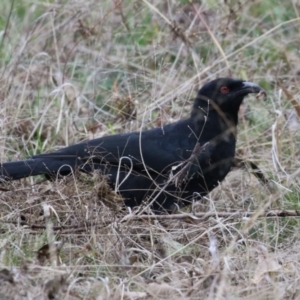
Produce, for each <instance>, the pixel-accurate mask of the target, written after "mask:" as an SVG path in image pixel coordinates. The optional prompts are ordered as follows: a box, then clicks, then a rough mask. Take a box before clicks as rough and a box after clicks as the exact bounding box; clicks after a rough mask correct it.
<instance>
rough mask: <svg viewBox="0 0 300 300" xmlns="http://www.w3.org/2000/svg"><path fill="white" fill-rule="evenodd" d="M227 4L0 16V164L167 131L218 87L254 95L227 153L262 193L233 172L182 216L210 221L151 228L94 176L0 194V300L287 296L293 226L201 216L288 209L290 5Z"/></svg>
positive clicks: (295, 68)
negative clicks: (230, 85)
mask: <svg viewBox="0 0 300 300" xmlns="http://www.w3.org/2000/svg"><path fill="white" fill-rule="evenodd" d="M229 2H230V1H224V2H219V3H215V2H213V1H203V4H202V5H199V4H198V1H194V3H192V4H191V3H190V2H189V1H158V0H151V1H150V0H145V1H144V0H143V1H131V0H128V1H117V0H115V1H108V0H103V1H95V0H88V1H79V0H67V1H55V2H54V1H48V2H42V1H40V2H39V1H35V2H30V1H28V0H20V1H15V2H14V3H13V4H12V3H10V2H9V1H3V2H2V3H1V4H0V7H1V11H2V18H1V20H0V23H1V28H2V32H1V33H2V36H1V43H0V57H1V65H0V68H1V72H0V74H1V75H0V86H1V89H0V101H1V106H0V116H1V118H0V124H1V126H0V138H1V145H2V146H1V147H0V158H1V161H8V160H16V159H22V158H24V157H28V156H30V155H32V154H36V153H41V152H45V151H52V150H54V149H58V148H60V147H64V146H66V145H70V144H73V143H75V142H79V141H81V140H83V139H90V138H95V137H100V136H103V135H107V134H113V133H117V132H129V131H133V130H139V129H141V128H152V127H155V126H160V125H161V124H165V123H168V122H172V121H176V120H178V119H180V118H183V117H186V116H188V114H189V110H190V104H191V101H192V98H193V96H194V95H195V93H196V91H197V89H198V88H199V86H201V85H202V84H203V83H205V82H207V81H209V80H211V79H214V78H216V77H221V76H233V77H241V78H245V79H248V80H251V81H254V82H257V83H259V84H260V85H262V86H264V87H265V89H266V90H267V92H268V100H267V102H263V101H258V100H257V101H256V100H254V99H253V98H254V97H253V98H252V99H248V100H247V101H246V103H245V105H244V107H243V110H242V111H241V122H240V126H239V139H238V155H239V156H240V157H242V158H245V159H251V160H252V161H254V162H255V163H257V164H258V165H259V167H260V168H261V170H262V171H263V172H264V173H265V174H266V175H267V176H268V177H269V178H270V179H271V180H272V182H273V185H272V188H271V189H270V188H266V187H264V186H261V184H260V183H259V182H258V181H257V179H256V178H255V177H254V176H253V175H251V173H250V172H249V171H248V170H235V171H233V172H231V173H230V174H229V175H228V176H227V178H226V180H225V181H224V182H222V184H221V185H220V187H218V188H217V189H216V190H214V191H213V192H212V193H210V194H209V195H208V196H207V197H205V199H202V200H201V201H198V202H197V203H195V204H194V205H193V207H192V208H189V209H187V211H188V212H189V211H191V210H192V211H193V212H208V213H211V214H213V213H215V215H216V217H210V218H205V219H197V218H194V219H193V218H186V219H185V218H184V219H176V218H174V219H166V220H161V219H157V220H155V219H146V218H145V219H143V220H141V219H135V218H132V216H133V214H134V211H130V210H120V209H119V207H120V206H119V205H116V203H119V201H122V200H121V199H120V197H119V196H118V195H117V194H115V193H114V192H113V191H111V190H110V189H109V188H108V187H107V185H106V182H105V180H104V179H103V178H102V177H101V176H99V174H91V175H78V176H76V178H74V177H68V178H64V179H58V180H56V181H54V182H47V181H42V180H41V178H38V179H36V178H34V179H33V178H28V179H24V180H21V181H18V182H12V183H7V184H5V185H4V184H3V185H1V191H0V203H1V209H0V213H1V215H0V231H1V238H0V298H1V299H240V298H243V299H298V298H299V297H300V290H299V281H300V265H299V260H300V254H299V250H298V247H299V228H300V224H299V220H298V218H297V217H287V218H272V219H268V218H261V219H258V218H257V216H253V217H251V218H237V219H236V218H230V217H226V216H224V215H223V216H222V217H217V215H218V212H232V211H237V210H239V211H240V210H244V211H254V212H259V211H262V210H264V209H266V210H268V209H296V210H297V209H299V199H300V197H299V195H300V193H299V180H298V174H299V150H298V149H299V147H298V145H299V144H298V143H299V141H300V139H299V121H298V118H297V115H295V110H294V108H293V106H295V103H297V102H295V101H298V102H299V101H300V99H299V97H300V96H299V95H300V85H299V72H300V69H299V66H300V59H299V55H298V52H299V51H298V50H299V23H300V19H299V13H300V7H299V5H298V4H296V2H295V1H294V2H292V1H291V3H289V2H287V3H283V2H282V1H277V0H268V1H235V2H234V1H232V4H229ZM261 2H263V3H261ZM230 3H231V2H230ZM292 3H294V4H292ZM11 5H12V6H11ZM10 11H11V13H10ZM292 100H293V101H292ZM291 103H292V105H291ZM149 213H150V214H151V212H149ZM298 225H299V227H298Z"/></svg>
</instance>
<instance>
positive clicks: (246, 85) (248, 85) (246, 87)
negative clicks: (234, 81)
mask: <svg viewBox="0 0 300 300" xmlns="http://www.w3.org/2000/svg"><path fill="white" fill-rule="evenodd" d="M250 93H257V95H256V98H259V97H260V96H264V98H265V99H266V97H267V93H266V92H265V90H264V89H263V88H262V87H261V86H259V85H258V84H256V83H254V82H249V81H244V82H243V85H242V88H241V90H240V91H239V92H238V94H243V95H247V94H250Z"/></svg>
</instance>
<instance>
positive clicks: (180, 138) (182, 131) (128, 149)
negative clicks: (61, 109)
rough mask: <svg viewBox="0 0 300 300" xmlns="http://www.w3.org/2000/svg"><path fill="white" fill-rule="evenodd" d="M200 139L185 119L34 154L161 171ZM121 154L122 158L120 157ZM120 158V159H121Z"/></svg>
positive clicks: (190, 150)
mask: <svg viewBox="0 0 300 300" xmlns="http://www.w3.org/2000/svg"><path fill="white" fill-rule="evenodd" d="M196 142H197V139H196V138H195V136H194V135H193V134H192V133H191V129H190V127H189V126H188V124H187V122H186V121H179V122H177V123H173V124H169V125H166V126H164V127H162V128H155V129H151V130H147V131H142V132H132V133H125V134H117V135H112V136H106V137H102V138H99V139H94V140H90V141H86V142H82V143H79V144H75V145H73V146H69V147H66V148H63V149H61V150H58V151H56V152H53V153H48V154H41V155H37V156H34V157H33V158H40V159H43V158H51V157H53V158H55V159H57V158H59V159H60V160H61V161H63V160H64V158H65V159H66V160H67V159H68V158H69V159H70V158H72V157H73V158H75V157H76V158H79V159H80V160H81V161H87V160H91V161H92V162H96V163H103V164H104V163H110V164H114V165H118V164H119V163H121V164H122V165H128V166H131V164H132V166H133V167H134V169H135V170H142V169H145V167H146V168H149V169H152V170H154V171H156V172H162V171H163V170H165V168H166V167H168V166H170V165H174V164H176V163H178V162H181V161H182V160H184V159H187V158H188V157H189V156H190V155H191V153H192V151H193V148H194V147H195V144H196ZM121 158H122V159H121ZM120 159H121V162H120Z"/></svg>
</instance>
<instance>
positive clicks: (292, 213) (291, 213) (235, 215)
mask: <svg viewBox="0 0 300 300" xmlns="http://www.w3.org/2000/svg"><path fill="white" fill-rule="evenodd" d="M253 216H257V218H285V217H300V210H266V211H262V212H257V211H234V212H217V213H216V212H203V213H195V214H193V213H181V214H173V215H132V214H130V215H127V216H125V217H124V218H123V219H122V220H119V222H120V223H125V222H126V221H137V220H164V221H165V220H186V219H190V220H194V221H195V220H203V221H204V220H206V219H208V218H214V217H217V218H227V219H245V218H251V217H253ZM115 222H116V223H118V221H114V223H115ZM0 223H2V224H19V225H22V226H28V227H30V228H31V229H46V226H44V225H36V224H30V223H27V222H23V221H21V222H5V221H0ZM112 223H113V222H110V223H108V222H107V223H85V224H79V225H77V226H74V225H70V226H64V225H62V226H53V227H52V230H53V231H58V230H61V232H62V233H66V232H65V231H68V232H69V233H72V232H73V233H75V232H77V231H85V230H87V228H88V227H92V226H93V227H98V226H99V227H102V228H104V227H106V226H108V225H110V224H112Z"/></svg>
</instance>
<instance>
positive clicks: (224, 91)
mask: <svg viewBox="0 0 300 300" xmlns="http://www.w3.org/2000/svg"><path fill="white" fill-rule="evenodd" d="M220 91H221V93H222V94H227V93H228V92H229V88H228V87H227V86H222V87H221V89H220Z"/></svg>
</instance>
